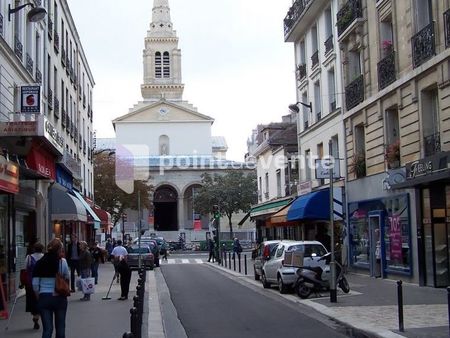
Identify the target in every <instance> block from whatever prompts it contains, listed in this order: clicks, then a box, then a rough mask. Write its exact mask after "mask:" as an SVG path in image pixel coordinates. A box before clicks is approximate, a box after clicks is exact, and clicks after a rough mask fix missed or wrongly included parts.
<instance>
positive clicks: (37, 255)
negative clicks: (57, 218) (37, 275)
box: [21, 242, 44, 330]
mask: <svg viewBox="0 0 450 338" xmlns="http://www.w3.org/2000/svg"><path fill="white" fill-rule="evenodd" d="M43 251H44V246H43V245H42V244H41V243H39V242H36V243H35V244H34V245H33V247H32V253H30V254H29V255H27V257H26V258H25V267H26V271H27V280H26V281H24V282H25V283H24V284H25V285H21V286H22V287H25V312H30V313H31V315H32V318H33V322H34V326H33V329H35V330H39V328H40V326H39V310H38V307H37V304H38V300H37V298H36V294H35V293H34V290H33V285H32V278H33V270H34V267H35V265H36V262H37V261H38V260H40V259H41V258H42V256H44V253H43Z"/></svg>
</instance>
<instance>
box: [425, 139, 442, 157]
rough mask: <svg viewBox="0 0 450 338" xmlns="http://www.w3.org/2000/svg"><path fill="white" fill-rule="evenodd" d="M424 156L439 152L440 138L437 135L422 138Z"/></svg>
mask: <svg viewBox="0 0 450 338" xmlns="http://www.w3.org/2000/svg"><path fill="white" fill-rule="evenodd" d="M423 139H424V150H425V156H431V155H434V154H436V153H438V152H440V151H441V136H440V134H439V133H435V134H432V135H428V136H424V138H423Z"/></svg>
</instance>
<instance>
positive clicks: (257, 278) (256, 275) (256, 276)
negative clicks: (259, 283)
mask: <svg viewBox="0 0 450 338" xmlns="http://www.w3.org/2000/svg"><path fill="white" fill-rule="evenodd" d="M253 271H254V273H255V280H260V279H261V277H260V276H259V275H258V273H257V272H256V269H253Z"/></svg>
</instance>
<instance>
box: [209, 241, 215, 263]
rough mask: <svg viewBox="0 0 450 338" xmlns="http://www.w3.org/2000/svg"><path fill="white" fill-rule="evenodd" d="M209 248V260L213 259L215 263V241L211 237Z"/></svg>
mask: <svg viewBox="0 0 450 338" xmlns="http://www.w3.org/2000/svg"><path fill="white" fill-rule="evenodd" d="M208 250H209V258H208V262H209V261H211V259H212V262H213V263H214V241H213V240H212V239H211V238H210V239H208Z"/></svg>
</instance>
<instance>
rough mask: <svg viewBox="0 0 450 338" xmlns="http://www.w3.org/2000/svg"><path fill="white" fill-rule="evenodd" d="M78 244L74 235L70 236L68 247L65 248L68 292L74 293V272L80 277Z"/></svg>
mask: <svg viewBox="0 0 450 338" xmlns="http://www.w3.org/2000/svg"><path fill="white" fill-rule="evenodd" d="M79 258H80V242H78V238H77V235H76V234H72V236H71V240H70V243H69V245H68V246H67V260H68V263H69V267H70V291H71V292H75V271H76V272H77V276H80V263H79Z"/></svg>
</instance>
